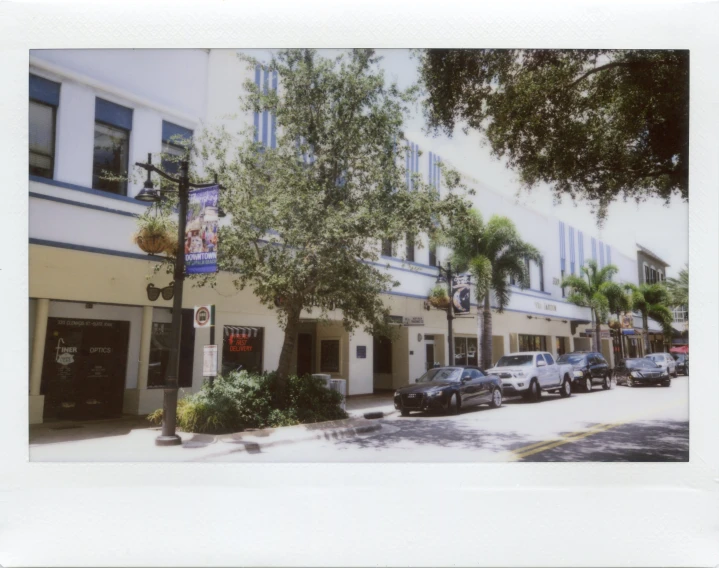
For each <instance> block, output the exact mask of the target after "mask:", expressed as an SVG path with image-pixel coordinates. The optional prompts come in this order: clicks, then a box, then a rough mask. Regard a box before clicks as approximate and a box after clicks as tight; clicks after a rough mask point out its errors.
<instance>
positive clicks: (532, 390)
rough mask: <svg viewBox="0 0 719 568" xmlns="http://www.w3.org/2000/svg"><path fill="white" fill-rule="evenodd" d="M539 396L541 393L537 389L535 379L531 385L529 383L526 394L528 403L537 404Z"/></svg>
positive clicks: (537, 384)
mask: <svg viewBox="0 0 719 568" xmlns="http://www.w3.org/2000/svg"><path fill="white" fill-rule="evenodd" d="M541 396H542V391H541V390H540V388H539V383H538V382H537V380H536V379H534V380H533V381H532V382H531V383H529V393H528V394H527V399H528V400H529V401H530V402H538V401H539V399H540V398H541Z"/></svg>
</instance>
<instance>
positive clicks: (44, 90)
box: [30, 73, 60, 106]
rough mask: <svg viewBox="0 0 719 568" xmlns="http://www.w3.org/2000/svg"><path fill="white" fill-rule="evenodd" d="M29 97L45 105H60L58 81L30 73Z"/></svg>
mask: <svg viewBox="0 0 719 568" xmlns="http://www.w3.org/2000/svg"><path fill="white" fill-rule="evenodd" d="M30 98H31V99H32V100H34V101H38V102H41V103H45V104H47V105H52V106H59V105H60V83H56V82H55V81H50V80H49V79H45V78H44V77H40V76H38V75H33V74H32V73H30Z"/></svg>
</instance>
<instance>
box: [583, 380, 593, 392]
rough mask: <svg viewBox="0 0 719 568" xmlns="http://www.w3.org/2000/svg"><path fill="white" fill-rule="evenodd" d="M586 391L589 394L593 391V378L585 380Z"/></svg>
mask: <svg viewBox="0 0 719 568" xmlns="http://www.w3.org/2000/svg"><path fill="white" fill-rule="evenodd" d="M584 390H585V391H587V392H591V390H592V377H587V378H586V379H584Z"/></svg>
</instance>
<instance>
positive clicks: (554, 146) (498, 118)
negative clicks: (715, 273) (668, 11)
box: [420, 49, 689, 222]
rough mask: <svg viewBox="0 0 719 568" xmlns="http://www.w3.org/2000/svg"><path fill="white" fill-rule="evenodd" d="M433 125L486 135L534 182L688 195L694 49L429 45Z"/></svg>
mask: <svg viewBox="0 0 719 568" xmlns="http://www.w3.org/2000/svg"><path fill="white" fill-rule="evenodd" d="M420 81H421V83H422V84H423V86H424V88H425V89H426V91H427V94H428V97H427V99H426V101H425V114H426V117H427V121H428V127H429V129H430V130H432V131H435V132H437V131H444V132H446V133H447V134H448V135H452V133H453V131H454V128H455V125H457V124H460V125H461V126H463V128H464V129H465V131H468V130H470V129H471V130H477V131H479V132H482V133H484V134H485V135H486V137H487V139H488V140H489V143H490V144H491V147H492V153H493V155H495V156H496V157H499V158H505V159H506V160H507V165H508V167H511V168H513V169H515V170H516V171H517V172H518V173H519V175H520V179H521V182H522V183H523V184H524V186H525V187H526V188H531V187H533V186H535V185H537V184H539V183H547V184H550V185H551V186H552V188H553V191H554V193H555V196H556V197H558V198H560V199H561V197H562V196H570V197H571V198H572V199H576V198H585V199H588V200H590V201H591V202H592V203H593V204H594V205H595V206H596V211H597V214H598V219H599V220H600V222H601V221H602V220H603V218H604V217H605V215H606V209H607V207H608V205H609V204H610V203H611V202H612V201H613V200H615V199H617V198H624V199H627V198H631V199H635V200H637V201H641V200H644V199H645V198H647V197H653V196H657V197H660V198H662V199H664V200H669V198H670V197H671V195H672V194H674V193H678V194H679V195H681V196H682V197H683V198H684V199H687V198H688V177H689V176H688V172H689V52H688V51H676V50H517V49H508V50H498V49H478V50H472V49H452V50H446V49H445V50H442V49H433V50H426V51H423V52H420Z"/></svg>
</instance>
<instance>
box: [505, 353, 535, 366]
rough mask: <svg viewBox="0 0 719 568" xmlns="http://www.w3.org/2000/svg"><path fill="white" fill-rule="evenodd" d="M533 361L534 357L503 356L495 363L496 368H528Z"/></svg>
mask: <svg viewBox="0 0 719 568" xmlns="http://www.w3.org/2000/svg"><path fill="white" fill-rule="evenodd" d="M533 361H534V355H505V356H504V357H502V358H501V359H500V360H499V361H497V367H522V366H529V365H531V364H532V362H533Z"/></svg>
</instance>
